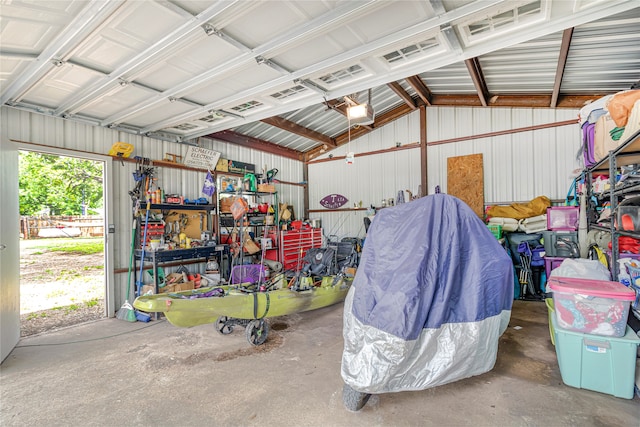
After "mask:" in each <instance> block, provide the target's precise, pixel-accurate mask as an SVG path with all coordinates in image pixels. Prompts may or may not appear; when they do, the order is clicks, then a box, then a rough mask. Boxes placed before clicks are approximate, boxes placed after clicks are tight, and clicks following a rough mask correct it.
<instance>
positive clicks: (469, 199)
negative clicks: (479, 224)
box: [447, 154, 484, 218]
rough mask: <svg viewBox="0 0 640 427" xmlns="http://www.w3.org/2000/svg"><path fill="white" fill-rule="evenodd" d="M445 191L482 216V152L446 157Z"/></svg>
mask: <svg viewBox="0 0 640 427" xmlns="http://www.w3.org/2000/svg"><path fill="white" fill-rule="evenodd" d="M447 193H448V194H450V195H452V196H455V197H457V198H459V199H461V200H462V201H464V202H465V203H466V204H468V205H469V206H470V207H471V209H473V211H474V212H475V213H476V215H478V216H479V217H480V218H484V169H483V166H482V154H471V155H468V156H459V157H449V158H448V159H447Z"/></svg>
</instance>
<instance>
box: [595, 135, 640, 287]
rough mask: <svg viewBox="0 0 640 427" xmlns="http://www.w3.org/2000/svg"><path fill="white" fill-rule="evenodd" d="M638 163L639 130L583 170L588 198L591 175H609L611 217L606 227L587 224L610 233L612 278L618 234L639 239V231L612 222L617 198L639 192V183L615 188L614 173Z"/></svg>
mask: <svg viewBox="0 0 640 427" xmlns="http://www.w3.org/2000/svg"><path fill="white" fill-rule="evenodd" d="M633 164H640V131H638V132H636V133H635V134H633V135H632V136H631V137H630V138H629V139H628V140H627V141H625V142H623V143H622V144H620V145H619V146H618V148H616V149H615V150H612V151H610V152H609V155H608V156H607V157H605V158H603V159H602V160H600V161H599V162H598V163H596V164H595V165H593V166H591V167H590V168H588V169H586V170H585V178H586V179H585V183H586V191H587V198H588V199H590V198H591V197H592V196H593V193H592V187H591V185H592V181H593V180H592V177H593V175H594V174H595V175H597V174H608V175H609V203H610V208H611V218H610V224H609V226H608V227H604V226H601V225H597V224H589V229H590V230H591V229H596V230H605V231H609V232H610V233H611V265H610V268H611V275H612V277H613V280H618V273H619V272H618V255H619V250H620V248H619V245H618V239H619V237H620V236H630V237H634V238H636V239H640V232H630V231H623V230H616V227H615V223H614V215H615V212H616V208H617V207H618V198H620V197H623V196H627V195H631V194H640V185H633V186H631V187H625V188H616V174H617V170H618V167H620V166H626V165H633Z"/></svg>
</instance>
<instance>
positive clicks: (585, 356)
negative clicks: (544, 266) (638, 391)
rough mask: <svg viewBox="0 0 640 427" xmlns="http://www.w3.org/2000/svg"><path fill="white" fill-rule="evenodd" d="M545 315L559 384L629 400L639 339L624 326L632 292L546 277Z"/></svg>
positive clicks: (614, 286)
mask: <svg viewBox="0 0 640 427" xmlns="http://www.w3.org/2000/svg"><path fill="white" fill-rule="evenodd" d="M548 287H549V290H550V291H551V292H553V313H552V315H551V316H550V319H551V322H552V324H551V328H550V330H551V331H553V332H552V333H553V334H554V339H555V349H556V355H557V357H558V365H559V367H560V374H561V376H562V381H563V382H564V383H565V384H566V385H568V386H571V387H576V388H584V389H587V390H593V391H598V392H601V393H607V394H611V395H614V396H616V397H621V398H625V399H632V398H633V395H634V383H635V371H636V355H637V351H638V350H637V349H638V345H640V338H638V336H637V335H636V333H635V332H634V331H633V329H631V328H630V327H629V326H627V316H628V315H629V305H630V302H631V301H632V300H633V298H634V293H633V291H632V290H630V289H628V288H627V287H625V286H624V285H621V284H620V283H618V282H609V281H602V280H588V279H575V278H567V277H551V278H550V279H549V282H548Z"/></svg>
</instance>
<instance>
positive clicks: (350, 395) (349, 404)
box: [342, 384, 371, 412]
mask: <svg viewBox="0 0 640 427" xmlns="http://www.w3.org/2000/svg"><path fill="white" fill-rule="evenodd" d="M370 397H371V395H370V394H369V393H362V392H359V391H356V390H354V389H352V388H351V387H350V386H348V385H347V384H345V385H344V387H342V402H343V403H344V407H345V408H347V409H348V410H349V411H352V412H356V411H359V410H360V409H362V408H364V405H366V404H367V402H368V401H369V398H370Z"/></svg>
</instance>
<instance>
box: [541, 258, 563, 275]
mask: <svg viewBox="0 0 640 427" xmlns="http://www.w3.org/2000/svg"><path fill="white" fill-rule="evenodd" d="M565 259H566V258H565V257H554V256H546V255H545V257H544V272H545V273H547V277H549V276H551V271H552V270H554V269H556V268H558V267H560V264H562V261H564V260H565Z"/></svg>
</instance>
